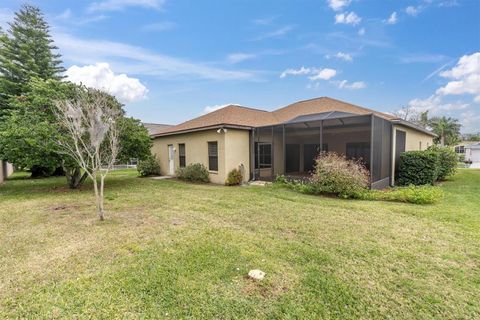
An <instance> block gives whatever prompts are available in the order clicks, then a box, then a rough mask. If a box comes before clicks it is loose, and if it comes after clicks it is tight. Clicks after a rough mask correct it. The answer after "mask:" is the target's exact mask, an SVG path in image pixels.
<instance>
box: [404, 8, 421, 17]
mask: <svg viewBox="0 0 480 320" xmlns="http://www.w3.org/2000/svg"><path fill="white" fill-rule="evenodd" d="M405 12H406V13H407V14H408V15H410V16H412V17H416V16H417V15H418V13H419V12H420V8H419V7H414V6H408V7H406V8H405Z"/></svg>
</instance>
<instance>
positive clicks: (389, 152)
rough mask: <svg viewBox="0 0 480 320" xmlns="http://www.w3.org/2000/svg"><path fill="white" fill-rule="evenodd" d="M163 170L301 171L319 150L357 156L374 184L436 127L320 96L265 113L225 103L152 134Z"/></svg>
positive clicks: (219, 175) (428, 140)
mask: <svg viewBox="0 0 480 320" xmlns="http://www.w3.org/2000/svg"><path fill="white" fill-rule="evenodd" d="M152 137H153V138H154V142H153V148H152V152H153V153H155V154H156V155H157V157H158V158H159V161H160V166H161V169H162V173H163V174H167V175H174V174H175V171H176V169H177V168H178V167H182V166H185V165H187V164H190V163H197V162H198V163H203V164H204V165H205V166H206V167H207V168H208V169H209V172H210V179H211V181H212V182H214V183H221V184H223V183H224V182H225V179H226V177H227V175H228V172H229V171H230V170H232V169H234V168H239V167H240V168H242V169H243V172H244V179H245V181H247V180H257V179H266V180H268V179H273V178H274V177H275V176H276V175H279V174H285V175H300V176H301V175H305V174H307V173H308V172H310V171H312V170H313V166H314V160H315V157H316V156H317V155H318V153H319V152H321V151H333V152H337V153H340V154H345V155H346V156H347V157H348V158H357V159H360V158H361V159H362V160H363V161H364V163H365V165H366V166H367V168H369V169H370V172H371V181H372V187H373V188H382V187H386V186H388V185H390V184H393V183H394V176H395V167H396V164H398V159H399V157H400V154H401V153H402V152H404V151H409V150H424V149H426V148H427V147H428V146H430V145H432V144H433V138H434V137H435V134H433V133H432V132H430V131H428V130H426V129H424V128H421V127H419V126H417V125H415V124H413V123H410V122H408V121H404V120H401V119H398V118H396V117H394V116H392V115H389V114H385V113H381V112H377V111H374V110H371V109H367V108H363V107H359V106H356V105H353V104H349V103H346V102H342V101H339V100H335V99H331V98H327V97H322V98H317V99H311V100H305V101H300V102H296V103H293V104H291V105H289V106H286V107H284V108H281V109H278V110H275V111H272V112H268V111H264V110H259V109H252V108H246V107H242V106H237V105H230V106H227V107H225V108H222V109H219V110H217V111H214V112H211V113H208V114H206V115H203V116H200V117H198V118H195V119H192V120H189V121H186V122H184V123H181V124H179V125H176V126H171V127H169V128H166V129H164V130H162V131H161V132H158V133H156V134H153V135H152Z"/></svg>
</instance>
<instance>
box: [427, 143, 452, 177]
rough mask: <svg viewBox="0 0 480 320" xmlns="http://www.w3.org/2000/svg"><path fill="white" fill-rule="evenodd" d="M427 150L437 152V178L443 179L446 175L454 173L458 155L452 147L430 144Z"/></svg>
mask: <svg viewBox="0 0 480 320" xmlns="http://www.w3.org/2000/svg"><path fill="white" fill-rule="evenodd" d="M428 150H430V151H433V152H436V153H437V154H438V172H437V173H438V175H437V180H445V179H446V178H447V177H448V176H451V175H453V174H455V171H456V167H457V162H458V156H457V154H456V153H455V151H453V150H452V148H449V147H441V146H430V147H429V148H428Z"/></svg>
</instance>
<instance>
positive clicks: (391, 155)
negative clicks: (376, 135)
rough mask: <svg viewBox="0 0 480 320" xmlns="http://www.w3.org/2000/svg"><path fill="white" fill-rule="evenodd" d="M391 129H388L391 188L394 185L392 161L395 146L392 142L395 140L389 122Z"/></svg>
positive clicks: (393, 129) (392, 128) (392, 125)
mask: <svg viewBox="0 0 480 320" xmlns="http://www.w3.org/2000/svg"><path fill="white" fill-rule="evenodd" d="M390 125H391V129H390V131H391V132H390V186H391V187H393V186H394V185H395V169H394V168H395V167H394V163H393V161H394V159H395V146H394V145H393V141H394V139H395V126H394V124H393V123H391V122H390Z"/></svg>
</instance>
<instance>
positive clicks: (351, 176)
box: [308, 152, 370, 198]
mask: <svg viewBox="0 0 480 320" xmlns="http://www.w3.org/2000/svg"><path fill="white" fill-rule="evenodd" d="M369 182H370V176H369V172H368V170H367V169H366V168H365V167H364V166H363V164H362V163H361V162H360V161H354V160H348V159H347V158H346V157H345V156H342V155H339V154H336V153H334V152H329V153H321V154H320V155H319V156H318V157H317V159H316V165H315V171H314V173H313V176H312V181H311V184H312V186H309V187H308V189H309V190H310V191H311V192H313V193H316V194H318V193H329V194H335V195H339V196H341V197H347V198H348V197H352V196H353V195H354V194H356V193H358V192H361V191H362V190H366V189H367V188H368V186H369Z"/></svg>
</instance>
